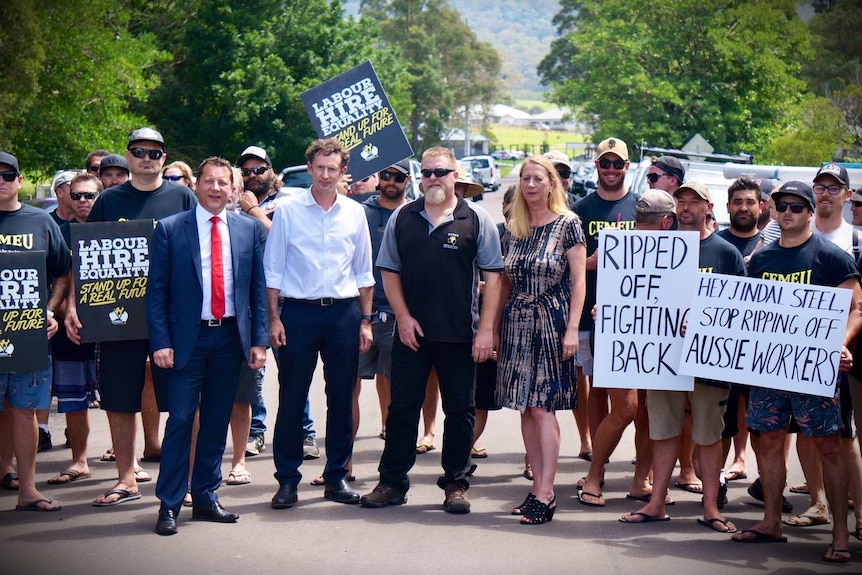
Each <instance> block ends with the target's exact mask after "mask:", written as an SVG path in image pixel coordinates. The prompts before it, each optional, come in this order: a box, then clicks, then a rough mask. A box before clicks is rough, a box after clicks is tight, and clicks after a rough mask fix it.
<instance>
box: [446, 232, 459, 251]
mask: <svg viewBox="0 0 862 575" xmlns="http://www.w3.org/2000/svg"><path fill="white" fill-rule="evenodd" d="M446 235H447V238H446V243H445V244H443V247H444V248H446V249H449V250H458V249H461V248H459V247H458V238H459V237H460V236H461V234H457V233H455V232H449V233H448V234H446Z"/></svg>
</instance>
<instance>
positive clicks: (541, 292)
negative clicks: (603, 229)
mask: <svg viewBox="0 0 862 575" xmlns="http://www.w3.org/2000/svg"><path fill="white" fill-rule="evenodd" d="M503 253H504V255H505V260H506V273H505V274H504V275H503V297H502V298H501V300H500V301H501V302H503V303H502V304H501V309H500V310H499V312H498V314H497V315H498V319H499V320H500V321H501V323H502V330H501V341H500V346H499V350H500V351H499V366H498V372H497V394H496V395H497V397H496V399H497V402H498V404H499V405H502V406H504V407H508V408H510V409H517V410H518V411H520V412H521V433H522V435H523V438H524V446H525V447H526V449H527V456H528V457H529V460H530V463H531V464H532V467H533V487H532V490H531V491H530V493H529V495H528V496H527V499H526V500H525V501H524V503H522V504H521V505H519V506H518V507H516V508H515V509H513V510H512V513H513V514H516V515H523V517H522V518H521V523H523V524H526V525H536V524H539V523H544V522H545V521H550V520H551V519H552V518H553V515H554V510H555V509H556V501H555V498H554V477H555V475H556V472H557V460H558V459H559V454H560V426H559V423H558V422H557V417H556V414H555V411H556V410H570V409H573V408H575V407H576V406H577V371H576V369H575V360H574V358H575V354H576V353H577V351H578V321H579V320H580V317H581V309H582V307H583V305H584V293H585V289H586V287H585V286H586V283H585V274H586V257H587V256H586V246H585V240H584V233H583V230H582V229H581V223H580V220H579V219H578V217H577V216H576V215H575V214H573V213H572V212H570V211H569V209H568V203H567V201H566V194H565V191H564V190H563V185H562V182H561V181H560V178H559V176H557V172H556V171H555V170H554V167H553V166H552V165H551V164H550V163H549V162H548V160H546V159H545V158H543V157H541V156H532V157H530V158H528V159H527V160H525V161H524V164H523V165H522V167H521V173H520V180H519V182H518V189H517V190H516V192H515V201H514V205H513V207H512V218H511V220H510V222H509V226H508V229H507V232H506V234H505V236H504V238H503ZM570 318H571V321H570Z"/></svg>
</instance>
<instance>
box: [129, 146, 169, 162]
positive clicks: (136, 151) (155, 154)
mask: <svg viewBox="0 0 862 575" xmlns="http://www.w3.org/2000/svg"><path fill="white" fill-rule="evenodd" d="M129 152H131V153H132V155H133V156H134V157H136V158H138V159H141V158H143V157H144V156H149V158H150V159H151V160H158V159H160V158H161V157H162V156H164V155H165V153H164V152H163V151H161V150H148V149H146V148H129Z"/></svg>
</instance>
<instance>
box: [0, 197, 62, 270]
mask: <svg viewBox="0 0 862 575" xmlns="http://www.w3.org/2000/svg"><path fill="white" fill-rule="evenodd" d="M40 250H41V251H44V252H45V270H46V272H47V274H48V275H47V276H46V277H47V279H48V282H47V283H48V285H51V282H52V281H53V280H54V278H58V277H61V276H64V275H66V274H68V273H69V270H70V269H71V268H72V257H71V255H70V254H69V248H68V246H67V245H66V242H65V241H63V236H62V234H61V233H60V228H59V227H58V226H57V224H56V223H54V220H53V219H52V218H51V216H49V215H48V214H47V213H46V212H44V211H43V210H40V209H39V208H36V207H33V206H30V205H27V204H21V207H20V208H19V209H17V210H15V211H14V212H3V211H0V251H3V252H30V251H40Z"/></svg>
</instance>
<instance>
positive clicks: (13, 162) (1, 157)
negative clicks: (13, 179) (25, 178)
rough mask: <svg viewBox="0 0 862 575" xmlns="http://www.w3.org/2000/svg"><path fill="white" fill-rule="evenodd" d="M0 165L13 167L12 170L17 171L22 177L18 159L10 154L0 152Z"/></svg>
mask: <svg viewBox="0 0 862 575" xmlns="http://www.w3.org/2000/svg"><path fill="white" fill-rule="evenodd" d="M0 164H7V165H9V166H12V169H14V170H15V173H17V174H18V175H19V176H20V175H21V170H19V169H18V158H16V157H15V156H13V155H12V154H9V153H7V152H0Z"/></svg>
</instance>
